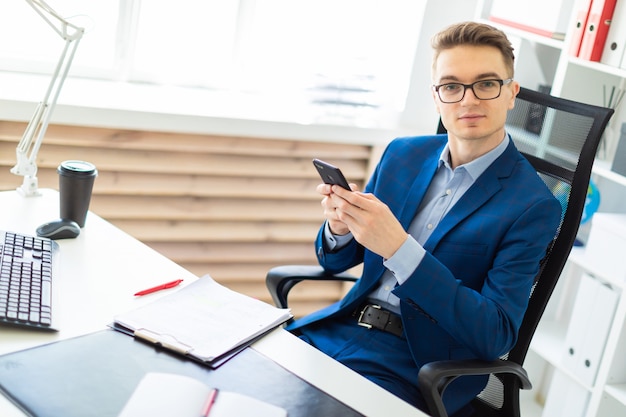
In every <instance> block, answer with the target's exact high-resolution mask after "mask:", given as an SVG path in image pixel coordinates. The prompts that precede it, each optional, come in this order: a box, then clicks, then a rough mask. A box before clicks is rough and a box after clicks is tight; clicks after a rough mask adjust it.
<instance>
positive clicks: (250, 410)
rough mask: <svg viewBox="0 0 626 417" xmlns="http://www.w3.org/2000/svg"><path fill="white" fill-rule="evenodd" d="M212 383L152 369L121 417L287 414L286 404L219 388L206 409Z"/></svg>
mask: <svg viewBox="0 0 626 417" xmlns="http://www.w3.org/2000/svg"><path fill="white" fill-rule="evenodd" d="M212 391H213V388H212V387H209V386H207V385H206V384H205V383H203V382H201V381H199V380H197V379H195V378H191V377H188V376H184V375H178V374H171V373H159V372H149V373H147V374H146V375H145V376H144V377H143V379H142V380H141V381H140V382H139V385H137V388H135V391H134V392H133V394H132V396H131V397H130V399H129V400H128V402H127V403H126V405H125V406H124V409H123V410H122V412H121V413H120V415H119V417H146V416H150V417H172V416H176V417H201V416H203V414H204V416H206V417H232V416H237V417H287V411H286V410H285V409H284V408H281V407H278V406H276V405H273V404H270V403H267V402H265V401H261V400H257V399H256V398H252V397H250V396H247V395H243V394H239V393H236V392H233V391H223V390H220V391H218V392H217V396H216V397H215V399H214V401H213V403H212V405H211V407H210V409H209V410H208V412H207V411H206V406H207V400H208V399H209V397H210V395H211V392H212Z"/></svg>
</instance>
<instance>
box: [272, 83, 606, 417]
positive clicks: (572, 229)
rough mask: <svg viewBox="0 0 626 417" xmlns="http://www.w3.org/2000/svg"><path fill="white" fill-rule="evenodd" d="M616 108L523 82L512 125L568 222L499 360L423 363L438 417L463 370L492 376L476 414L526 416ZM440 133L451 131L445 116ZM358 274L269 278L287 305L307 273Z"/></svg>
mask: <svg viewBox="0 0 626 417" xmlns="http://www.w3.org/2000/svg"><path fill="white" fill-rule="evenodd" d="M612 114H613V110H612V109H607V108H603V107H597V106H592V105H588V104H582V103H577V102H574V101H570V100H565V99H562V98H557V97H553V96H550V95H548V94H543V93H539V92H536V91H532V90H529V89H526V88H521V90H520V93H519V95H518V96H517V99H516V103H515V108H514V109H513V110H511V111H509V114H508V116H507V124H506V126H507V131H508V132H509V133H510V134H511V137H512V138H513V141H514V142H515V145H516V146H517V148H518V149H519V150H520V151H521V152H522V153H523V154H524V156H525V157H526V158H527V159H528V160H529V161H530V163H531V164H532V165H533V166H534V167H535V169H536V170H537V173H538V174H539V176H540V177H541V178H542V179H543V180H544V182H545V183H546V184H547V186H548V187H549V188H550V190H552V192H553V193H554V195H555V196H556V197H557V198H558V199H559V201H560V202H561V205H562V207H563V216H562V218H561V225H560V227H559V229H558V231H557V233H556V236H555V237H554V240H553V241H552V243H551V245H550V247H549V248H548V249H547V253H546V256H545V258H544V259H543V261H542V262H541V267H540V270H539V273H538V275H537V277H536V279H535V285H534V287H533V291H532V293H531V297H530V300H529V305H528V309H527V311H526V314H525V315H524V320H523V321H522V325H521V327H520V330H519V336H518V340H517V343H516V344H515V346H514V347H513V349H512V350H511V351H510V352H509V353H508V354H507V355H505V356H504V357H502V358H500V359H499V360H496V361H491V362H488V361H481V360H461V361H439V362H433V363H429V364H426V365H425V366H423V367H422V368H421V370H420V372H419V375H418V376H417V378H418V382H419V386H420V390H421V392H422V394H423V396H424V398H425V400H426V403H427V404H428V407H429V412H430V414H431V415H433V416H437V417H444V416H447V415H448V414H447V412H446V410H445V407H444V405H443V401H442V398H441V397H442V394H443V391H444V390H445V389H446V387H447V386H448V384H449V383H450V382H452V381H453V380H455V379H456V378H458V377H459V376H462V375H486V374H488V375H490V378H489V382H488V384H487V386H486V387H485V389H484V390H483V391H482V392H481V393H480V394H479V395H478V396H477V397H476V398H475V399H474V400H473V401H472V404H471V406H472V408H473V409H474V411H473V414H472V415H473V416H481V417H490V416H494V417H495V416H498V417H504V416H506V417H519V415H520V409H519V390H520V389H530V388H531V383H530V380H529V378H528V375H527V373H526V371H525V370H524V368H523V367H522V365H523V363H524V359H525V358H526V353H527V351H528V347H529V346H530V342H531V339H532V337H533V335H534V333H535V329H536V328H537V324H538V323H539V320H540V318H541V316H542V315H543V312H544V310H545V307H546V304H547V303H548V300H549V299H550V296H551V294H552V291H553V290H554V286H555V285H556V282H557V280H558V279H559V276H560V274H561V271H562V270H563V267H564V265H565V262H566V261H567V258H568V256H569V253H570V250H571V248H572V246H573V244H574V241H575V239H576V234H577V232H578V227H579V225H580V220H581V216H582V212H583V208H584V205H585V199H586V196H587V190H588V186H589V179H590V176H591V167H592V165H593V162H594V158H595V154H596V150H597V148H598V144H599V142H600V139H601V136H602V133H603V131H604V129H605V127H606V125H607V123H608V121H609V119H610V118H611V116H612ZM438 133H445V128H444V127H443V125H442V124H441V122H440V123H439V127H438ZM336 279H339V280H343V281H355V280H356V278H355V277H353V276H350V275H349V274H347V273H343V274H340V275H331V274H329V273H327V272H325V271H323V270H322V268H321V267H319V266H301V265H289V266H279V267H276V268H273V269H271V270H270V271H269V272H268V274H267V277H266V284H267V287H268V289H269V291H270V293H271V295H272V298H273V300H274V302H275V303H276V304H277V305H279V306H281V307H286V306H287V296H288V293H289V291H290V290H291V288H293V286H294V285H296V284H297V283H299V282H301V281H303V280H336Z"/></svg>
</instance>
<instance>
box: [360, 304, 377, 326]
mask: <svg viewBox="0 0 626 417" xmlns="http://www.w3.org/2000/svg"><path fill="white" fill-rule="evenodd" d="M368 307H372V308H377V309H378V310H380V309H381V307H380V306H379V305H376V304H368V305H366V306H365V307H363V310H361V314H360V315H359V320H358V321H357V324H358V325H359V326H362V327H365V328H367V329H371V328H372V327H373V326H372V325H371V324H369V323H363V322H362V321H361V319H363V314H365V310H367V308H368Z"/></svg>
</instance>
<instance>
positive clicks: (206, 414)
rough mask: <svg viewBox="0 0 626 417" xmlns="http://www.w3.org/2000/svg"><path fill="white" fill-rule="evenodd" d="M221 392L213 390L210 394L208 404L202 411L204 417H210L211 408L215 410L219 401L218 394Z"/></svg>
mask: <svg viewBox="0 0 626 417" xmlns="http://www.w3.org/2000/svg"><path fill="white" fill-rule="evenodd" d="M218 392H219V390H218V389H217V388H213V389H212V390H211V392H210V393H209V397H208V398H207V399H206V404H205V405H204V408H203V409H202V417H209V413H210V412H211V408H213V404H214V403H215V400H216V399H217V393H218Z"/></svg>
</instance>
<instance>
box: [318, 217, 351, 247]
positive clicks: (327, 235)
mask: <svg viewBox="0 0 626 417" xmlns="http://www.w3.org/2000/svg"><path fill="white" fill-rule="evenodd" d="M351 240H352V233H350V232H348V233H347V234H345V235H334V234H333V233H332V232H331V231H330V226H329V225H328V222H326V223H324V243H326V248H327V249H328V250H329V251H334V250H339V249H341V248H343V247H344V246H346V245H347V244H348V243H349V242H350V241H351Z"/></svg>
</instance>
